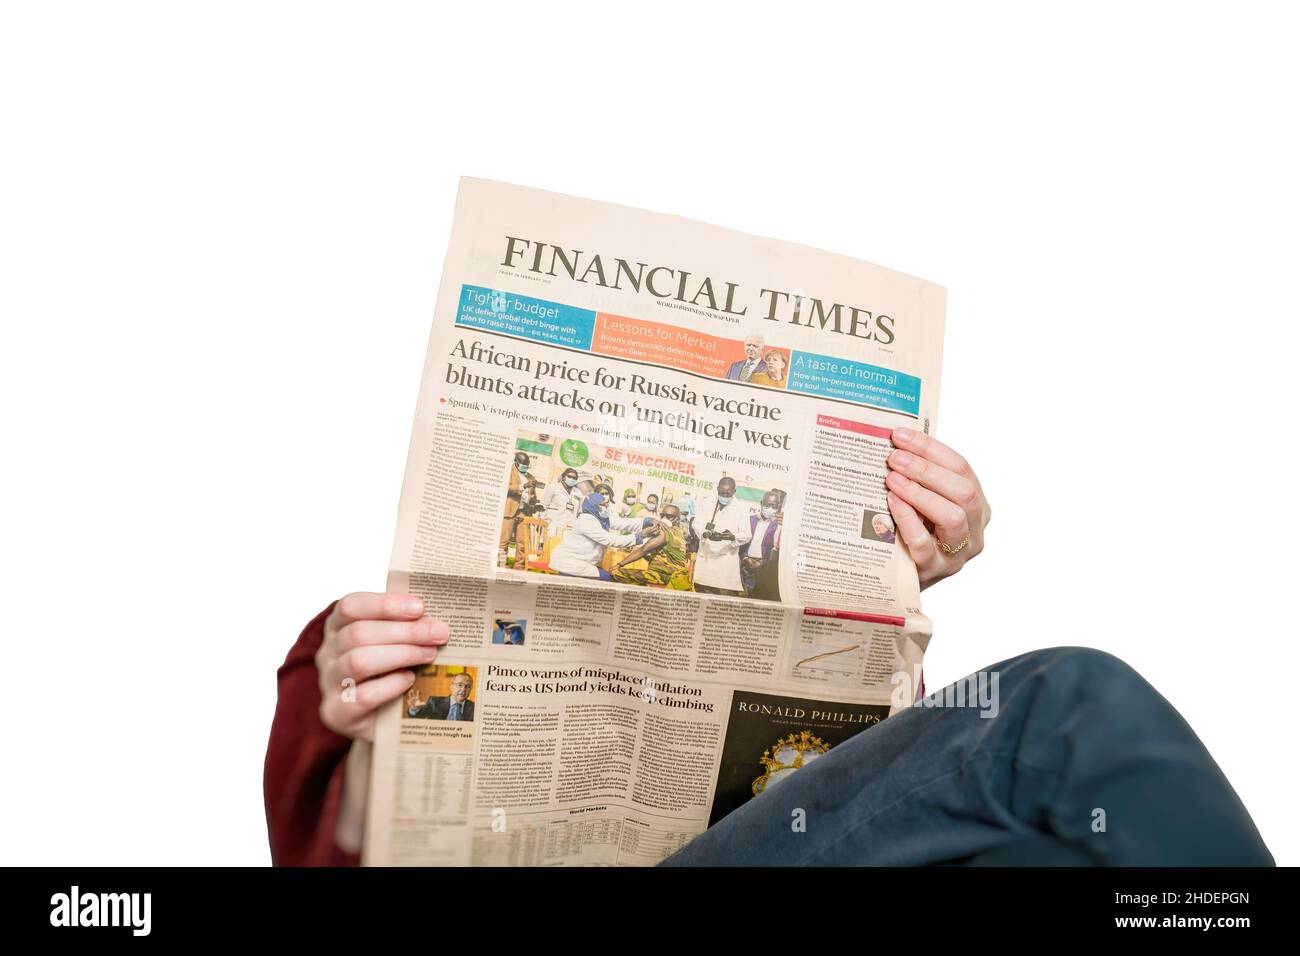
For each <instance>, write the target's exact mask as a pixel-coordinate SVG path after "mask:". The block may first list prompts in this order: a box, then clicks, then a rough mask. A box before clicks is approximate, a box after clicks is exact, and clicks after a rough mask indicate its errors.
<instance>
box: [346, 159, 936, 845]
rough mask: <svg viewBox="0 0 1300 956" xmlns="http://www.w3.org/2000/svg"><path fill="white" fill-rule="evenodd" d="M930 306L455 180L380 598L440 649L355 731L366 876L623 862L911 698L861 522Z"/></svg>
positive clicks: (910, 570)
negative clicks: (421, 618) (371, 728)
mask: <svg viewBox="0 0 1300 956" xmlns="http://www.w3.org/2000/svg"><path fill="white" fill-rule="evenodd" d="M944 304H945V292H944V290H943V288H942V287H940V286H937V285H934V284H932V283H929V282H926V281H924V280H922V279H917V278H914V277H912V276H908V275H904V274H902V273H898V272H894V271H892V270H889V269H885V268H882V267H880V266H876V265H872V264H870V263H866V262H862V261H859V260H855V259H851V258H848V257H846V256H841V255H836V254H833V253H828V252H821V251H818V250H815V249H811V248H808V247H806V246H801V245H796V244H793V243H787V242H781V241H777V240H773V239H765V238H759V237H756V236H750V235H746V234H743V233H739V232H734V231H732V230H728V229H723V228H720V227H716V226H710V225H705V224H702V223H697V222H692V221H690V220H686V219H682V218H679V217H676V216H670V215H663V214H659V213H652V212H646V211H642V210H637V209H630V208H627V207H623V206H617V205H612V204H608V203H601V202H595V201H591V200H586V199H578V198H574V197H570V196H563V195H559V194H555V193H550V192H544V191H541V190H536V189H529V188H524V187H520V186H512V185H507V184H504V183H496V182H489V181H485V180H479V179H469V178H466V179H462V180H461V185H460V192H459V195H458V198H457V203H456V213H455V220H454V224H453V229H452V236H451V242H450V246H449V249H448V253H447V258H446V263H445V265H444V269H443V275H442V283H441V286H440V288H439V293H438V299H437V304H436V307H435V314H434V321H433V329H432V333H431V335H430V339H429V348H428V353H427V356H426V360H425V367H424V375H423V379H422V382H421V386H420V393H419V399H418V403H417V407H416V415H415V424H414V427H413V430H412V437H411V446H410V452H409V455H408V460H407V466H406V474H405V479H404V482H403V486H402V495H401V503H400V506H399V514H398V526H397V534H396V540H395V543H394V548H393V557H392V561H391V563H390V570H389V578H388V587H389V590H391V591H409V592H411V593H414V594H418V595H420V596H421V597H422V598H423V599H424V601H425V606H426V613H428V614H430V615H433V616H435V617H438V618H439V619H441V620H444V621H446V622H447V624H448V627H449V628H450V640H449V642H448V644H447V646H446V647H445V648H444V649H443V650H442V651H441V653H440V654H439V657H438V659H437V661H436V662H435V663H434V664H432V665H430V666H428V667H427V668H425V669H423V670H422V671H420V672H419V673H418V674H417V677H416V680H415V683H414V685H413V686H412V688H411V690H410V692H409V693H408V694H407V695H406V696H405V697H403V698H402V699H400V700H398V701H395V702H394V703H392V704H391V705H389V706H387V707H386V708H384V709H383V710H382V711H381V713H380V716H379V720H378V723H377V726H376V731H375V745H374V754H373V763H372V769H371V790H370V799H369V802H368V818H367V826H366V838H365V850H364V859H365V862H366V863H367V864H371V865H386V864H396V865H548V866H553V865H651V864H654V863H657V862H659V861H660V860H662V859H664V858H665V857H666V856H668V855H670V854H671V853H672V852H673V851H675V850H676V849H677V848H679V847H681V846H682V845H684V844H685V843H686V842H688V841H689V840H690V839H692V838H693V837H694V836H696V835H698V834H699V833H701V832H702V831H703V830H704V829H705V828H706V827H708V826H711V825H712V824H714V823H716V822H717V821H718V820H720V819H722V818H723V817H724V816H726V815H727V814H728V813H729V812H731V811H732V810H734V809H736V808H737V807H739V806H740V805H742V804H743V803H745V802H746V801H748V800H752V799H758V798H759V797H760V796H761V795H762V794H763V793H764V792H765V791H766V789H767V788H769V787H772V786H777V785H779V783H780V781H781V780H782V779H783V778H785V777H787V776H788V775H789V774H792V773H797V772H799V769H800V768H802V767H803V766H804V765H806V764H808V763H810V762H812V761H813V760H815V759H816V758H817V757H818V756H820V755H821V754H823V753H826V752H827V751H828V750H829V749H830V748H832V747H834V746H836V745H837V744H839V743H842V742H843V741H844V740H847V739H848V738H849V737H851V736H853V735H854V734H856V733H859V732H861V731H862V730H865V729H867V728H869V727H871V726H873V725H874V724H876V723H879V722H880V721H881V720H883V719H885V718H887V717H888V716H889V714H890V713H892V712H895V711H897V710H899V709H901V708H903V707H906V706H909V705H910V704H911V703H912V702H913V701H914V700H915V698H916V694H917V691H918V690H919V680H918V678H919V672H920V664H921V658H922V655H923V653H924V651H925V647H926V645H927V643H928V641H929V638H930V634H931V625H930V622H929V620H928V619H927V618H926V617H925V616H924V615H923V614H922V613H921V609H920V593H919V585H918V581H917V574H916V569H915V567H914V566H913V564H912V563H911V561H910V559H909V558H908V556H907V553H906V551H905V549H904V548H903V547H902V546H901V544H900V543H899V542H898V541H897V540H896V532H895V529H894V525H893V520H892V518H891V517H890V514H889V510H888V507H887V505H886V498H885V485H884V478H885V474H886V466H885V459H886V457H887V456H888V454H889V451H890V450H891V448H892V445H891V443H890V438H889V436H890V433H891V429H893V428H894V427H897V426H900V425H906V426H908V427H911V428H915V429H917V430H919V431H923V432H927V433H929V432H932V431H933V430H934V428H935V423H936V416H937V411H938V400H939V373H940V366H941V360H942V351H943V322H944Z"/></svg>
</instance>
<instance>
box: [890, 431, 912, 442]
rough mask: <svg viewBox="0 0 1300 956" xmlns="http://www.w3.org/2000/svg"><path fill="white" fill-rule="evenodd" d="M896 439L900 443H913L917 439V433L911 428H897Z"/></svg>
mask: <svg viewBox="0 0 1300 956" xmlns="http://www.w3.org/2000/svg"><path fill="white" fill-rule="evenodd" d="M894 437H895V438H897V439H898V440H899V441H912V440H913V439H914V438H916V432H914V431H912V429H910V428H895V429H894Z"/></svg>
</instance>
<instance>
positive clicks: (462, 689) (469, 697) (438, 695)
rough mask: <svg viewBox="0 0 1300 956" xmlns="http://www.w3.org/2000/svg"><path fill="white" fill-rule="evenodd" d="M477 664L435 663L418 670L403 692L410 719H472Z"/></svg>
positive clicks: (404, 714)
mask: <svg viewBox="0 0 1300 956" xmlns="http://www.w3.org/2000/svg"><path fill="white" fill-rule="evenodd" d="M476 672H477V668H474V667H456V666H444V665H441V664H435V665H433V666H430V667H427V668H425V669H424V670H422V671H420V672H419V674H417V675H416V678H415V683H413V684H412V685H411V689H410V690H408V691H407V692H406V699H405V701H404V702H403V705H404V708H405V710H404V712H403V716H404V717H406V718H408V719H411V720H447V721H466V722H469V721H473V720H474V694H475V684H476V680H475V678H476V677H477V673H476Z"/></svg>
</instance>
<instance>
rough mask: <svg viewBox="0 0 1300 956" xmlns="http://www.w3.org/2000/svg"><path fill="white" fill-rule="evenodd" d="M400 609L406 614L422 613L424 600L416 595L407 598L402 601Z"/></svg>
mask: <svg viewBox="0 0 1300 956" xmlns="http://www.w3.org/2000/svg"><path fill="white" fill-rule="evenodd" d="M402 610H403V611H405V612H406V613H407V614H412V615H414V614H423V613H424V602H423V601H421V600H420V599H419V598H417V597H413V598H407V599H406V601H404V602H403V603H402Z"/></svg>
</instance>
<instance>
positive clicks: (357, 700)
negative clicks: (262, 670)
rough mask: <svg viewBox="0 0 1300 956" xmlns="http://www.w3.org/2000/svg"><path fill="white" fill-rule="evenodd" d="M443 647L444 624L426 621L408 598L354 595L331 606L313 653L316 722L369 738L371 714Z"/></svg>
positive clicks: (420, 606) (412, 598)
mask: <svg viewBox="0 0 1300 956" xmlns="http://www.w3.org/2000/svg"><path fill="white" fill-rule="evenodd" d="M446 643H447V625H446V624H444V623H442V621H438V620H434V619H433V618H431V617H424V602H422V601H421V600H420V599H419V598H418V597H415V596H414V595H411V594H371V593H368V592H365V591H357V592H354V593H352V594H349V595H347V597H345V598H343V599H342V600H341V601H339V602H338V604H336V605H335V606H334V611H333V613H331V614H330V616H329V617H328V618H327V619H326V620H325V640H323V641H322V642H321V646H320V650H318V651H317V652H316V673H317V675H318V679H319V681H320V719H321V723H323V724H324V725H325V726H326V727H328V728H329V729H330V730H332V731H334V732H335V733H336V734H340V735H342V736H344V737H351V738H352V739H353V740H373V739H374V733H375V711H376V710H377V709H378V708H379V706H380V705H381V704H386V703H388V702H389V701H390V700H393V699H394V698H396V697H400V696H401V695H402V694H404V693H406V691H407V690H408V689H409V688H410V687H411V685H412V684H413V683H414V682H415V671H414V670H413V668H420V667H424V666H425V665H426V664H429V663H431V662H432V661H433V659H434V658H435V657H436V656H437V654H438V648H439V647H440V646H441V645H443V644H446Z"/></svg>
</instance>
